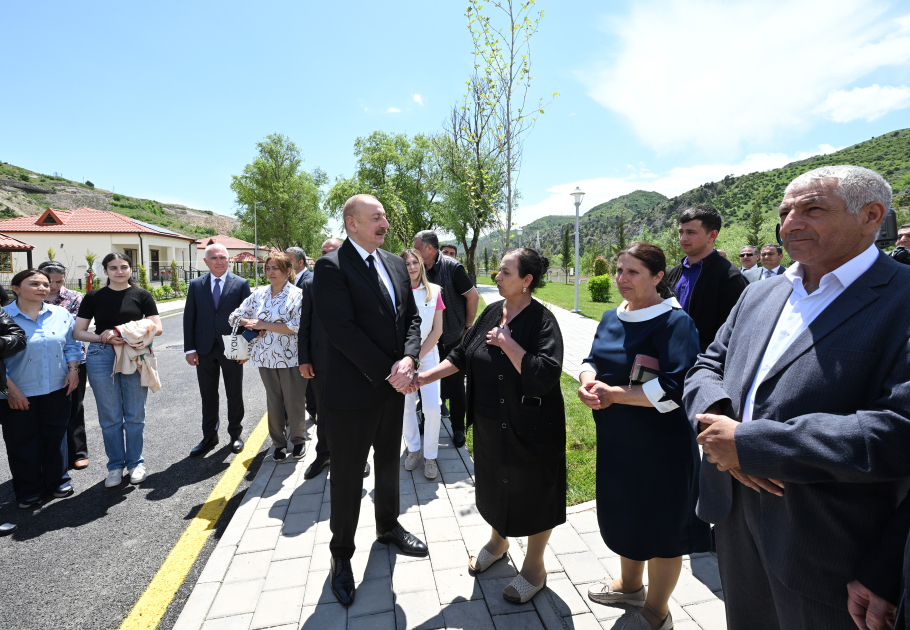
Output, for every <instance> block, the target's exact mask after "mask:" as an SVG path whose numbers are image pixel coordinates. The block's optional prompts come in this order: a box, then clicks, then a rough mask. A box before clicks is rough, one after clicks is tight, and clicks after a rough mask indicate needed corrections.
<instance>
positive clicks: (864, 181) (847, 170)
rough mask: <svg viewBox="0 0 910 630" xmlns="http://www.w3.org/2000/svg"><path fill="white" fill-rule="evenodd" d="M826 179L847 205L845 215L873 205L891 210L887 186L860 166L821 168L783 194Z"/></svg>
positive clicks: (878, 177) (795, 182) (805, 175)
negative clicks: (881, 205)
mask: <svg viewBox="0 0 910 630" xmlns="http://www.w3.org/2000/svg"><path fill="white" fill-rule="evenodd" d="M828 179H833V180H835V181H836V182H837V183H836V184H835V186H834V194H835V195H837V196H838V197H840V198H841V199H843V200H844V203H845V204H847V212H850V213H852V214H858V213H859V211H860V209H861V208H862V207H863V206H866V205H869V204H870V203H875V202H876V201H880V202H881V203H882V204H884V206H885V209H886V210H887V209H888V208H890V207H891V185H890V184H889V183H888V182H887V181H885V178H884V177H882V176H881V175H879V174H878V173H876V172H875V171H873V170H870V169H868V168H863V167H862V166H850V165H847V164H844V165H839V166H822V167H821V168H816V169H813V170H811V171H809V172H807V173H803V174H802V175H800V176H799V177H797V178H796V179H794V180H793V181H792V182H790V184H789V185H788V186H787V190H790V189H791V188H804V187H806V186H810V185H812V184H813V183H815V182H818V181H823V180H828ZM784 194H786V191H784Z"/></svg>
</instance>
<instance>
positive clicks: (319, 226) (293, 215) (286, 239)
mask: <svg viewBox="0 0 910 630" xmlns="http://www.w3.org/2000/svg"><path fill="white" fill-rule="evenodd" d="M256 151H257V154H258V155H257V157H256V159H255V160H253V162H252V163H251V164H247V165H246V166H245V167H243V174H242V175H239V176H238V175H234V176H232V177H231V190H233V191H234V194H235V195H236V203H237V218H238V219H239V220H240V222H241V224H242V225H243V228H244V232H245V233H247V234H250V235H252V233H253V229H254V226H255V227H256V231H257V233H258V237H259V244H260V245H263V244H265V245H268V246H272V247H277V248H278V249H280V250H281V251H284V250H286V249H287V248H288V247H291V246H297V247H302V248H303V249H304V250H305V251H315V250H316V249H318V248H319V245H321V244H322V241H323V240H325V236H326V235H325V234H324V231H325V226H326V222H327V217H326V215H325V213H324V212H323V210H322V201H323V193H322V191H321V187H322V186H324V185H325V184H326V183H328V177H327V176H326V174H325V172H323V171H322V170H321V169H319V168H316V169H314V170H313V171H312V172H311V173H307V172H306V171H303V170H302V169H301V165H302V164H303V158H302V157H301V156H300V151H299V150H298V149H297V145H295V144H294V143H293V142H292V141H291V140H290V139H289V138H287V137H286V136H284V135H282V134H271V135H269V136H267V137H266V139H265V140H263V141H262V142H257V143H256ZM256 202H261V203H258V204H257V203H256ZM254 212H255V216H254Z"/></svg>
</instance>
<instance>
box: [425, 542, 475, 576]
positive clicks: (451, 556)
mask: <svg viewBox="0 0 910 630" xmlns="http://www.w3.org/2000/svg"><path fill="white" fill-rule="evenodd" d="M429 548H430V562H432V563H433V570H434V571H444V570H445V569H455V568H458V567H464V566H467V564H468V558H469V557H470V556H469V555H468V552H467V549H466V548H465V546H464V541H462V540H451V541H446V542H437V543H434V544H432V545H429Z"/></svg>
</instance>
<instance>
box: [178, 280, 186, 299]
mask: <svg viewBox="0 0 910 630" xmlns="http://www.w3.org/2000/svg"><path fill="white" fill-rule="evenodd" d="M177 288H178V289H179V290H180V293H182V294H183V295H186V291H187V286H186V282H184V281H183V280H181V281H180V283H179V284H178V285H177Z"/></svg>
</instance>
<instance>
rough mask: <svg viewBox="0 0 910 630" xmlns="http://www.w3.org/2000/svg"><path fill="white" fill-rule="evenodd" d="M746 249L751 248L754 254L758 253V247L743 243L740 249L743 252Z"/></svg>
mask: <svg viewBox="0 0 910 630" xmlns="http://www.w3.org/2000/svg"><path fill="white" fill-rule="evenodd" d="M744 249H751V250H752V253H753V254H757V253H758V248H757V247H756V246H755V245H743V246H742V247H740V248H739V251H740V252H741V251H743V250H744Z"/></svg>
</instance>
